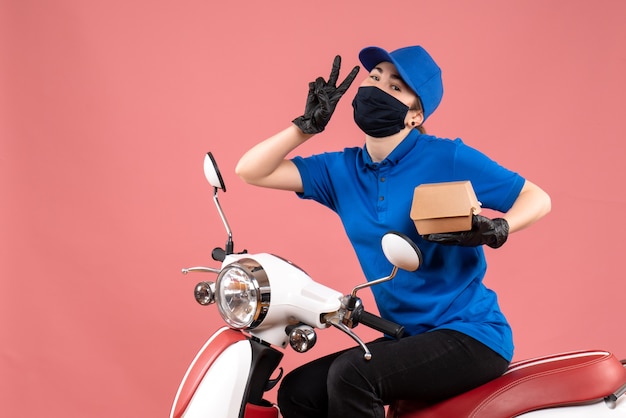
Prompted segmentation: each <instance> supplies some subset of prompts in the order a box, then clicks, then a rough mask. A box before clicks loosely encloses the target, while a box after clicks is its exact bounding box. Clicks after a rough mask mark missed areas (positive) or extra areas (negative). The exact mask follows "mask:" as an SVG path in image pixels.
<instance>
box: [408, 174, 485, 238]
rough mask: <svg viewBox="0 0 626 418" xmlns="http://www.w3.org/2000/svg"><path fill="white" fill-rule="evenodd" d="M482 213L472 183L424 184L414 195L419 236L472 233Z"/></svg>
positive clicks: (413, 209) (417, 188)
mask: <svg viewBox="0 0 626 418" xmlns="http://www.w3.org/2000/svg"><path fill="white" fill-rule="evenodd" d="M479 212H480V202H479V201H478V199H477V198H476V194H475V193H474V188H473V187H472V183H471V182H469V181H453V182H447V183H430V184H421V185H419V186H417V187H416V188H415V191H414V192H413V204H412V206H411V219H412V220H413V222H415V227H416V228H417V232H419V234H420V235H426V234H438V233H444V232H460V231H469V230H470V229H472V214H478V213H479Z"/></svg>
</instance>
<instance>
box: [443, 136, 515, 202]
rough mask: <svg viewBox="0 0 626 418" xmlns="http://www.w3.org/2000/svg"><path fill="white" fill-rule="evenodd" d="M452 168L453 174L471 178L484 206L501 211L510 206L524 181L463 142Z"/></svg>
mask: <svg viewBox="0 0 626 418" xmlns="http://www.w3.org/2000/svg"><path fill="white" fill-rule="evenodd" d="M458 141H459V142H460V140H458ZM454 170H455V177H458V178H467V179H470V181H471V182H472V186H473V188H474V191H475V192H476V197H477V198H478V200H479V201H480V202H481V203H482V206H483V207H485V208H489V209H495V210H497V211H500V212H506V211H508V210H509V209H510V208H511V206H513V203H514V202H515V200H516V199H517V197H518V196H519V194H520V192H521V190H522V187H524V183H525V182H526V180H525V179H524V178H523V177H522V176H521V175H519V174H518V173H516V172H514V171H511V170H509V169H508V168H505V167H503V166H501V165H500V164H498V163H497V162H495V161H494V160H492V159H491V158H489V157H487V156H486V155H485V154H483V153H482V152H480V151H478V150H476V149H474V148H472V147H469V146H467V145H464V144H463V143H462V142H460V143H459V146H458V147H457V150H456V156H455V163H454Z"/></svg>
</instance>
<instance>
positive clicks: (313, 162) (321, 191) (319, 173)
mask: <svg viewBox="0 0 626 418" xmlns="http://www.w3.org/2000/svg"><path fill="white" fill-rule="evenodd" d="M329 156H330V154H319V155H313V156H310V157H306V158H304V157H295V158H293V159H292V161H293V163H294V164H295V165H296V167H297V168H298V171H299V172H300V177H301V178H302V188H303V192H302V193H296V194H297V196H298V197H300V198H302V199H311V200H314V201H316V202H318V203H321V204H322V205H324V206H327V207H329V208H330V209H332V210H335V199H334V196H333V191H332V187H331V176H330V175H329V173H330V170H329V168H328V167H329V166H328V159H329Z"/></svg>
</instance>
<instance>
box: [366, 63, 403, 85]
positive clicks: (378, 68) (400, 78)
mask: <svg viewBox="0 0 626 418" xmlns="http://www.w3.org/2000/svg"><path fill="white" fill-rule="evenodd" d="M373 70H377V71H378V72H379V73H381V74H383V73H384V71H383V69H382V68H380V67H374V68H373ZM389 77H390V78H392V79H394V80H398V81H401V82H402V83H403V84H406V83H405V82H404V80H403V79H402V77H400V74H398V73H391V74H390V75H389Z"/></svg>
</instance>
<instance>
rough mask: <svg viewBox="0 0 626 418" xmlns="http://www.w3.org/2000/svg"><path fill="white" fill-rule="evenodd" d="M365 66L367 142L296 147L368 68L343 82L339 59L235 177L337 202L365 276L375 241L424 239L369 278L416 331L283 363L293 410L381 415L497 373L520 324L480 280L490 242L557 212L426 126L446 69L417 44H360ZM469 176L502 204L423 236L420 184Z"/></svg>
mask: <svg viewBox="0 0 626 418" xmlns="http://www.w3.org/2000/svg"><path fill="white" fill-rule="evenodd" d="M359 59H360V61H361V63H362V64H363V66H364V67H365V68H366V69H367V70H368V71H369V75H368V77H367V78H366V79H365V80H364V81H363V82H362V83H361V86H360V87H359V89H358V92H357V94H356V96H355V98H354V100H353V103H352V104H353V107H354V120H355V122H356V124H357V125H358V126H359V127H360V128H361V130H363V132H364V133H365V145H364V147H362V148H346V149H344V150H343V151H340V152H330V153H325V154H321V155H315V156H311V157H308V158H302V157H296V158H293V159H288V158H287V155H288V154H289V153H290V152H291V151H293V150H295V149H296V148H297V147H298V146H299V145H301V144H302V143H304V142H305V141H307V140H309V139H310V138H311V137H312V136H314V135H315V134H317V133H319V132H321V131H323V130H324V128H325V126H326V124H327V123H328V121H329V120H330V117H331V115H332V113H333V111H334V109H335V106H336V105H337V102H338V100H339V99H340V98H341V96H342V95H343V94H344V92H345V91H346V90H347V89H348V87H349V86H350V84H351V83H352V81H353V80H354V78H355V77H356V74H357V72H358V70H359V68H358V67H355V68H354V69H353V70H352V72H351V73H350V74H349V75H348V77H346V79H345V80H344V81H343V82H342V83H341V84H340V85H339V86H336V83H337V79H338V75H339V67H340V58H339V57H336V58H335V61H334V63H333V68H332V71H331V74H330V77H329V79H328V81H325V80H324V79H323V78H318V79H317V80H316V81H315V82H313V83H310V85H309V87H310V88H309V95H308V99H307V103H306V108H305V112H304V114H303V115H302V116H300V117H298V118H296V119H294V121H293V123H292V125H290V126H289V127H287V128H286V129H285V130H283V131H281V132H279V133H277V134H276V135H274V136H272V137H270V138H268V139H266V140H265V141H263V142H261V143H259V144H258V145H256V146H254V147H253V148H252V149H250V150H249V151H248V152H247V153H246V154H245V155H244V156H243V157H242V158H241V160H240V161H239V163H238V165H237V168H236V171H237V174H238V175H239V176H240V177H241V178H242V179H243V180H244V181H246V182H248V183H250V184H254V185H258V186H263V187H270V188H275V189H284V190H291V191H294V192H296V193H298V195H299V196H300V197H302V198H305V199H314V200H316V201H318V202H319V203H321V204H323V205H325V206H327V207H329V208H330V209H332V210H333V211H335V212H336V213H337V214H338V215H339V217H340V218H341V220H342V223H343V225H344V228H345V230H346V233H347V235H348V237H349V239H350V242H351V243H352V245H353V247H354V250H355V252H356V254H357V256H358V259H359V262H360V264H361V267H362V269H363V271H364V273H365V275H366V277H367V279H368V280H373V279H376V278H379V277H383V276H386V275H387V274H388V272H389V268H390V266H389V264H388V262H387V261H385V259H384V256H383V254H382V251H381V250H380V246H379V242H380V238H381V237H382V235H383V234H384V233H385V232H387V231H389V230H396V231H401V232H403V233H405V234H406V235H408V236H409V237H411V238H412V239H413V240H414V241H415V242H416V243H417V245H418V247H419V248H420V249H421V251H422V254H423V258H424V261H423V264H422V265H421V267H420V269H419V270H417V271H416V272H411V273H410V272H399V273H398V275H397V276H396V278H395V279H394V280H392V281H390V282H387V283H385V284H381V285H377V286H374V287H373V288H372V291H373V293H374V296H375V299H376V303H377V306H378V310H379V313H380V314H381V316H383V317H384V318H386V319H389V320H391V321H394V322H396V323H399V324H402V325H403V326H404V327H405V328H406V333H407V336H406V337H404V338H402V339H400V340H398V341H396V340H391V339H387V338H381V339H379V340H376V341H375V342H372V343H370V344H368V347H369V349H370V351H371V352H372V355H373V357H372V360H371V361H363V358H362V353H361V352H360V351H359V350H360V349H351V350H345V351H343V352H340V353H336V354H332V355H330V356H327V357H324V358H321V359H319V360H316V361H314V362H312V363H309V364H306V365H304V366H302V367H300V368H298V369H296V370H294V371H293V372H291V373H290V374H288V375H287V376H286V377H285V379H284V380H283V383H282V385H281V388H280V390H279V394H278V403H279V407H280V409H281V412H282V414H283V416H284V417H286V418H290V417H315V418H319V417H325V416H327V417H352V416H355V417H356V416H358V417H383V416H384V413H385V412H384V405H386V404H388V403H390V402H391V401H392V400H395V399H413V400H419V401H423V402H425V403H431V402H437V401H440V400H442V399H445V398H447V397H451V396H454V395H456V394H459V393H461V392H464V391H467V390H469V389H472V388H474V387H476V386H479V385H481V384H483V383H485V382H487V381H489V380H491V379H494V378H496V377H498V376H500V375H501V374H502V373H503V372H504V371H505V370H506V368H507V366H508V364H509V362H510V360H511V358H512V356H513V340H512V333H511V329H510V327H509V325H508V323H507V321H506V319H505V317H504V315H503V314H502V313H501V311H500V308H499V306H498V302H497V297H496V295H495V293H494V292H492V291H491V290H489V289H487V288H486V287H485V286H484V284H483V277H484V274H485V271H486V262H485V256H484V252H483V248H482V246H483V245H488V246H490V247H493V248H498V247H500V246H501V245H502V244H504V243H505V241H506V240H507V237H508V235H509V234H510V233H513V232H516V231H519V230H520V229H522V228H524V227H527V226H529V225H530V224H532V223H534V222H535V221H537V220H538V219H540V218H541V217H543V216H544V215H545V214H546V213H548V212H549V211H550V198H549V196H548V195H547V194H546V193H545V192H544V191H543V190H541V189H540V188H539V187H538V186H536V185H534V184H533V183H531V182H530V181H528V180H525V179H524V178H523V177H521V176H520V175H519V174H517V173H515V172H513V171H510V170H508V169H506V168H504V167H502V166H500V165H498V164H497V163H495V162H494V161H492V160H491V159H489V158H488V157H487V156H485V155H484V154H482V153H480V152H479V151H477V150H475V149H473V148H471V147H469V146H467V145H465V144H463V142H462V141H461V140H460V139H457V140H448V139H441V138H437V137H434V136H430V135H427V134H426V133H425V131H424V129H423V123H424V121H425V120H426V119H427V118H428V117H429V116H430V115H431V114H432V113H433V111H434V110H435V109H436V108H437V106H438V105H439V103H440V101H441V98H442V95H443V86H442V81H441V70H440V69H439V67H438V66H437V64H436V63H435V61H434V60H433V59H432V58H431V56H430V55H429V54H428V53H427V52H426V51H425V50H424V49H423V48H422V47H420V46H410V47H406V48H401V49H398V50H396V51H393V52H391V53H389V52H387V51H385V50H383V49H381V48H378V47H368V48H365V49H363V50H362V51H361V52H360V54H359ZM461 180H470V181H471V182H472V185H473V187H474V190H475V192H476V195H477V197H478V200H479V201H480V202H481V203H482V205H483V208H489V209H494V210H496V211H499V212H501V213H503V215H502V217H501V218H496V219H489V218H486V217H484V216H480V215H474V217H473V220H472V230H471V231H468V232H462V233H449V234H432V235H428V236H424V237H422V236H420V235H419V234H418V232H417V231H416V229H415V226H414V224H413V222H412V220H411V219H410V217H409V212H410V208H411V203H412V196H413V190H414V188H415V187H416V186H417V185H419V184H422V183H435V182H446V181H461Z"/></svg>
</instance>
